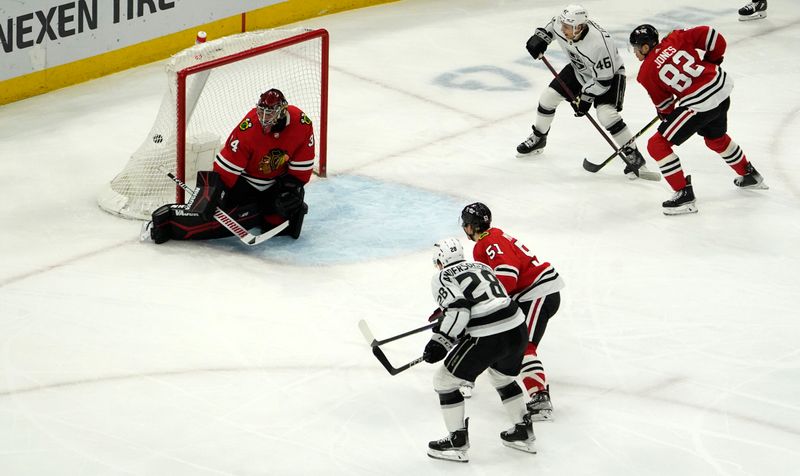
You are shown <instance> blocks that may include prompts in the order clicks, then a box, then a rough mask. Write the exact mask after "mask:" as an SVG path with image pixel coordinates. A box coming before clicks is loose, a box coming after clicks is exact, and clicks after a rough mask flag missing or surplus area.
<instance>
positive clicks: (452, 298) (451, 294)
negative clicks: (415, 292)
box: [431, 261, 525, 339]
mask: <svg viewBox="0 0 800 476" xmlns="http://www.w3.org/2000/svg"><path fill="white" fill-rule="evenodd" d="M431 290H432V292H433V297H434V299H436V301H437V302H438V304H439V307H440V308H442V311H443V313H444V317H442V321H441V323H440V324H439V331H440V332H441V333H442V334H445V335H447V336H449V337H450V338H452V339H458V338H460V337H461V335H462V334H463V333H464V332H466V333H467V334H469V335H470V336H473V337H484V336H490V335H494V334H499V333H501V332H505V331H507V330H509V329H513V328H514V327H517V326H519V325H520V324H522V323H523V322H524V321H525V316H523V315H522V312H521V311H520V310H519V306H518V305H517V303H516V302H515V301H513V300H512V299H511V298H510V297H509V296H508V293H506V291H505V289H503V285H502V284H500V281H498V280H497V277H496V276H495V275H494V273H493V272H492V269H491V268H490V267H488V266H486V265H485V264H483V263H476V262H474V261H458V262H455V263H451V264H449V265H447V266H446V267H444V268H442V270H441V271H440V272H439V273H437V274H435V275H434V276H433V279H432V281H431Z"/></svg>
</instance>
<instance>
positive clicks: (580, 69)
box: [544, 17, 625, 97]
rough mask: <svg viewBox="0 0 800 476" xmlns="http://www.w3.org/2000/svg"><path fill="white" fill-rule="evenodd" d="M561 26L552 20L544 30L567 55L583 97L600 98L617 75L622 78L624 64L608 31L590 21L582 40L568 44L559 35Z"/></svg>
mask: <svg viewBox="0 0 800 476" xmlns="http://www.w3.org/2000/svg"><path fill="white" fill-rule="evenodd" d="M560 25H561V23H560V22H559V21H558V18H557V17H553V19H552V20H550V22H549V23H548V24H547V25H545V27H544V29H545V30H547V32H548V33H549V34H550V35H551V36H555V39H556V40H557V41H558V44H559V45H561V48H562V49H563V50H564V52H565V53H567V55H569V61H570V62H571V63H572V67H573V68H574V69H575V76H576V77H577V78H578V82H580V83H581V86H583V90H582V92H583V93H586V94H588V95H591V96H595V97H597V96H601V95H603V93H605V92H606V91H608V88H610V87H611V80H612V79H613V78H614V75H615V74H617V73H621V74H625V64H624V63H623V62H622V57H621V56H620V55H619V50H618V49H617V45H615V44H614V40H613V39H612V38H611V35H609V34H608V32H607V31H605V30H604V29H602V28H601V27H600V26H599V25H598V24H597V23H595V22H593V21H591V20H589V21H588V22H586V27H587V29H588V30H589V31H588V32H587V33H586V34H585V35H584V34H581V36H583V38H581V39H580V40H577V41H570V40H568V39H566V38H565V37H564V35H563V34H562V33H561V27H560Z"/></svg>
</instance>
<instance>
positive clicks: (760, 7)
mask: <svg viewBox="0 0 800 476" xmlns="http://www.w3.org/2000/svg"><path fill="white" fill-rule="evenodd" d="M766 17H767V0H756V1H754V2H750V3H748V4H747V5H745V6H743V7H742V8H740V9H739V21H750V20H759V19H761V18H766Z"/></svg>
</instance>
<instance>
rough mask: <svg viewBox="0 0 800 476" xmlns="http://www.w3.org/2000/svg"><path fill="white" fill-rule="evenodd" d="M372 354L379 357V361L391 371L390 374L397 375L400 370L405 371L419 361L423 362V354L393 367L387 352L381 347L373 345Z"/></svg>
mask: <svg viewBox="0 0 800 476" xmlns="http://www.w3.org/2000/svg"><path fill="white" fill-rule="evenodd" d="M372 354H373V355H374V356H375V357H376V358H377V359H378V362H380V363H381V365H383V368H385V369H386V371H387V372H389V375H397V374H399V373H400V372H405V371H406V370H408V369H410V368H411V367H413V366H415V365H417V364H418V363H420V362H423V359H422V356H420V357H417V358H416V359H414V360H412V361H411V362H409V363H407V364H403V365H401V366H400V367H393V366H392V364H391V363H389V359H387V358H386V354H384V353H383V351H382V350H381V348H380V347H373V348H372Z"/></svg>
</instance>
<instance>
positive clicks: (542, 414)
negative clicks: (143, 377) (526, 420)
mask: <svg viewBox="0 0 800 476" xmlns="http://www.w3.org/2000/svg"><path fill="white" fill-rule="evenodd" d="M530 415H531V421H553V410H539V412H537V413H533V412H531V414H530Z"/></svg>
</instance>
